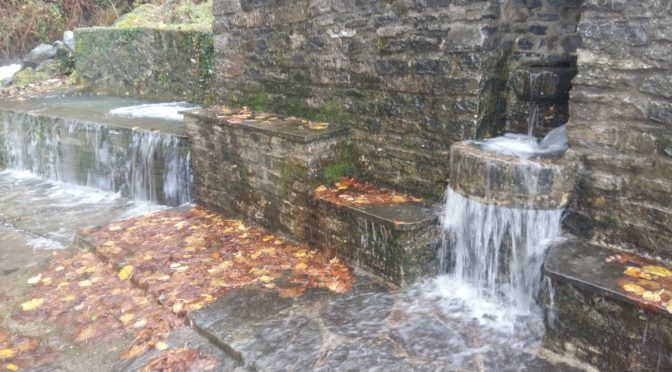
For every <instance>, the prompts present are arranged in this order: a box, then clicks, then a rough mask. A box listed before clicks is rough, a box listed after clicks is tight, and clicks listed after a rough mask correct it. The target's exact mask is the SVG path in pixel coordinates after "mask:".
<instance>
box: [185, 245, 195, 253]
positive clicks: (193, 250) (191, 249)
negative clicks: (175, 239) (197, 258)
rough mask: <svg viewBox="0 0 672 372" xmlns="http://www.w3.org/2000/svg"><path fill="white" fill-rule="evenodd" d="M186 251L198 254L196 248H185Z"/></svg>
mask: <svg viewBox="0 0 672 372" xmlns="http://www.w3.org/2000/svg"><path fill="white" fill-rule="evenodd" d="M184 250H185V251H187V252H196V247H192V246H187V247H185V248H184Z"/></svg>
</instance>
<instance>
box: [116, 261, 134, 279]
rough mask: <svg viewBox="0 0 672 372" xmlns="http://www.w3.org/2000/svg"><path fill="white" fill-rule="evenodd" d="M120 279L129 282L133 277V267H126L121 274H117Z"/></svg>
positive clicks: (120, 271)
mask: <svg viewBox="0 0 672 372" xmlns="http://www.w3.org/2000/svg"><path fill="white" fill-rule="evenodd" d="M117 276H118V277H119V279H121V280H128V279H130V278H131V276H133V266H132V265H126V266H124V267H123V268H122V269H121V270H119V274H117Z"/></svg>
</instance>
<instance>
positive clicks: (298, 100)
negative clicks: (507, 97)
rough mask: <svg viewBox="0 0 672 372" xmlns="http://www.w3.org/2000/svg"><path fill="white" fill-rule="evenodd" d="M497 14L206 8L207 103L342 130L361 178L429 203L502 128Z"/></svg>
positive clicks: (224, 3) (297, 3)
mask: <svg viewBox="0 0 672 372" xmlns="http://www.w3.org/2000/svg"><path fill="white" fill-rule="evenodd" d="M497 3H498V2H497V1H450V0H445V1H444V0H438V1H418V2H410V1H352V0H337V1H326V0H288V1H250V0H216V1H215V3H214V12H215V18H216V22H215V26H214V34H215V68H216V85H215V86H216V90H217V93H218V98H220V99H223V100H225V101H227V102H233V103H234V104H236V103H237V104H247V105H251V106H253V107H255V108H263V109H266V110H272V111H275V112H285V113H291V114H296V115H299V116H304V117H311V118H316V119H321V120H326V121H330V122H340V123H343V124H346V125H349V126H351V127H352V129H353V131H352V132H351V133H352V137H353V142H354V144H355V149H356V151H357V153H358V155H359V156H358V159H359V163H360V165H361V170H362V171H363V173H364V174H366V175H368V176H370V177H372V178H375V179H377V180H379V181H382V182H384V183H387V184H392V185H394V186H395V187H397V188H403V189H406V190H411V191H415V192H420V193H422V194H425V195H426V194H430V195H433V196H436V197H437V198H438V197H439V196H440V195H442V193H443V190H444V181H445V180H446V179H447V176H448V169H449V149H450V145H451V144H452V143H453V142H455V141H459V140H462V139H464V138H472V137H476V136H488V135H489V134H491V133H493V132H494V131H495V127H496V126H497V125H500V126H501V123H502V120H501V118H499V119H498V118H496V117H495V115H496V114H497V113H498V112H501V110H500V109H499V107H498V104H499V101H498V99H497V98H498V95H497V92H499V91H501V90H502V87H503V85H504V81H503V80H502V77H503V76H504V74H502V73H501V71H500V70H501V68H502V65H501V64H502V62H503V60H504V57H505V55H506V53H507V51H506V50H503V49H501V48H498V45H499V39H500V34H499V33H498V27H499V25H498V23H499V14H500V9H499V5H498V4H497Z"/></svg>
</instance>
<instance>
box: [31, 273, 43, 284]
mask: <svg viewBox="0 0 672 372" xmlns="http://www.w3.org/2000/svg"><path fill="white" fill-rule="evenodd" d="M40 280H42V274H37V275H35V276H34V277H32V278H30V279H28V284H30V285H33V284H37V283H38V282H39V281H40Z"/></svg>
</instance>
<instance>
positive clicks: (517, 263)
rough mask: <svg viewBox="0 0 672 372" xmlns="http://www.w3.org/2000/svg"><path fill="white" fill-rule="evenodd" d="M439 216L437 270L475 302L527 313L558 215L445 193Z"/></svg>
mask: <svg viewBox="0 0 672 372" xmlns="http://www.w3.org/2000/svg"><path fill="white" fill-rule="evenodd" d="M446 195H447V196H446V207H445V208H444V212H443V215H442V226H443V229H444V244H443V248H442V252H441V255H440V261H441V267H442V269H443V271H444V272H450V275H451V276H452V278H453V279H454V280H455V281H457V282H460V283H464V284H468V285H470V286H474V287H475V288H478V293H476V295H477V296H480V297H483V298H488V299H493V300H495V301H496V302H497V303H500V304H505V305H507V306H511V307H514V308H517V309H518V310H522V311H527V309H529V308H530V307H531V306H532V305H533V304H534V299H535V298H536V295H537V294H538V292H539V287H540V283H541V278H540V275H541V266H542V263H543V258H544V252H545V250H546V248H547V246H548V244H549V243H550V242H552V241H553V239H554V238H556V237H557V236H558V235H559V233H560V222H561V219H562V212H563V211H562V210H534V209H518V208H502V207H497V206H495V205H487V204H482V203H479V202H476V201H474V200H470V199H467V198H465V197H463V196H462V195H460V194H458V193H457V192H455V191H453V190H452V189H451V188H450V187H449V188H448V189H447V190H446Z"/></svg>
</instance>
